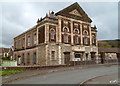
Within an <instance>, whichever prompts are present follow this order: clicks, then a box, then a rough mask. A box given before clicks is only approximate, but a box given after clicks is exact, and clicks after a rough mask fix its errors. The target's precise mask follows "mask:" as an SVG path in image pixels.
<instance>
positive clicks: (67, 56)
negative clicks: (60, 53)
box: [64, 52, 70, 65]
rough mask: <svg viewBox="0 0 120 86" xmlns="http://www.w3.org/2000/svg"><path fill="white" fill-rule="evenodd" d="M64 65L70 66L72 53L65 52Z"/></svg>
mask: <svg viewBox="0 0 120 86" xmlns="http://www.w3.org/2000/svg"><path fill="white" fill-rule="evenodd" d="M64 63H65V64H66V65H70V52H64Z"/></svg>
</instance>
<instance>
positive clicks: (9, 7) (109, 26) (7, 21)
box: [0, 2, 118, 47]
mask: <svg viewBox="0 0 120 86" xmlns="http://www.w3.org/2000/svg"><path fill="white" fill-rule="evenodd" d="M71 4H72V3H71V2H20V3H15V2H11V3H9V2H6V3H3V4H2V14H0V16H1V15H2V24H1V22H0V24H1V25H2V37H0V39H2V44H3V47H11V46H12V45H13V38H14V37H15V36H17V35H19V34H20V33H22V32H24V31H26V30H28V29H29V28H31V27H33V26H34V25H35V24H36V21H37V19H38V18H41V17H44V16H45V14H46V13H48V12H49V11H52V10H53V11H54V12H58V11H59V10H62V9H63V8H65V7H67V6H69V5H71ZM79 4H80V6H81V7H82V8H83V9H84V10H85V12H86V13H87V14H88V16H89V17H90V18H91V19H92V20H93V23H92V25H96V26H97V28H98V40H101V39H116V38H117V37H118V22H117V20H118V8H117V2H116V3H115V2H112V3H108V2H104V3H103V2H101V3H98V2H86V3H85V2H80V3H79ZM0 8H1V7H0ZM0 18H1V17H0Z"/></svg>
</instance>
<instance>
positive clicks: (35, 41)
mask: <svg viewBox="0 0 120 86" xmlns="http://www.w3.org/2000/svg"><path fill="white" fill-rule="evenodd" d="M33 39H34V44H36V43H37V35H36V33H35V34H34V38H33Z"/></svg>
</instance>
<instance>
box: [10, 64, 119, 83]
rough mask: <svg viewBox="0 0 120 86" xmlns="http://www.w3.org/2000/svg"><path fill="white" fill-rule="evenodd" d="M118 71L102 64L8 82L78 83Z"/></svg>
mask: <svg viewBox="0 0 120 86" xmlns="http://www.w3.org/2000/svg"><path fill="white" fill-rule="evenodd" d="M113 73H118V66H117V65H112V66H102V67H97V68H88V69H83V70H80V69H78V70H71V71H70V70H69V71H62V72H54V73H50V74H45V75H38V76H34V77H31V78H28V79H23V80H17V81H14V82H11V83H9V84H79V83H81V82H83V81H85V80H88V79H90V78H93V77H96V76H101V75H106V74H113Z"/></svg>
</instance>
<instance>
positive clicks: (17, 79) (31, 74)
mask: <svg viewBox="0 0 120 86" xmlns="http://www.w3.org/2000/svg"><path fill="white" fill-rule="evenodd" d="M112 65H113V64H109V65H108V64H103V65H102V64H100V65H86V66H75V67H62V68H55V69H47V70H32V71H26V72H23V73H18V74H13V75H9V76H4V77H2V83H3V84H7V83H21V84H24V83H39V84H41V83H47V82H46V81H45V82H40V81H38V79H35V78H36V77H40V78H42V79H41V81H43V80H44V79H46V80H47V75H52V74H53V75H54V74H57V75H54V77H56V76H59V75H60V76H63V75H64V74H65V73H67V74H70V75H69V76H71V75H74V73H69V72H72V71H73V72H75V70H76V71H85V70H88V71H89V69H90V71H91V72H92V71H93V70H96V68H100V69H102V68H103V70H104V71H105V73H106V71H108V70H106V68H105V67H108V68H109V67H111V66H112ZM81 69H83V70H81ZM92 69H93V70H92ZM113 69H114V67H113ZM71 70H72V71H71ZM110 70H111V69H110ZM53 72H54V73H53ZM85 72H86V71H85ZM110 72H113V71H112V70H111V71H110ZM114 72H115V71H114ZM60 73H63V75H61V74H60ZM77 73H78V75H79V72H77ZM81 73H82V72H81ZM86 73H87V72H86ZM67 74H66V75H67ZM98 74H99V73H98ZM103 74H104V73H103ZM42 75H45V76H44V77H42ZM66 75H64V76H63V77H64V78H65V76H66ZM78 75H77V76H78ZM93 75H96V74H93ZM60 76H59V77H60ZM75 76H76V75H75ZM63 77H62V78H61V80H64V78H63ZM73 77H74V76H73ZM51 78H52V76H51ZM56 78H57V77H56ZM29 79H32V82H31V81H30V82H29ZM83 79H84V77H83ZM83 79H81V80H83ZM26 80H27V82H26ZM35 80H36V81H35ZM51 80H54V78H52V79H50V80H48V84H49V83H55V82H56V80H55V81H51ZM84 80H86V79H84ZM84 80H83V81H84ZM24 81H25V82H24ZM50 81H51V82H50ZM73 81H74V80H73ZM57 82H58V81H57ZM79 82H82V81H79ZM79 82H77V83H79ZM64 83H67V84H68V83H70V82H64ZM73 84H75V83H73Z"/></svg>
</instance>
